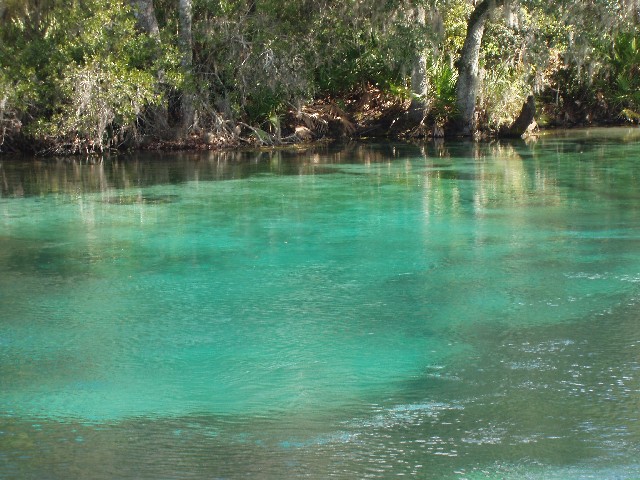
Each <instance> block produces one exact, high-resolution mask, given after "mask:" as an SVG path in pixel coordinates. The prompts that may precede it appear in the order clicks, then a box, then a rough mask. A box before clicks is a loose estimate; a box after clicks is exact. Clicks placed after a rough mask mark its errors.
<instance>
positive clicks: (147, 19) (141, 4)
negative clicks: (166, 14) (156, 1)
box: [131, 0, 160, 41]
mask: <svg viewBox="0 0 640 480" xmlns="http://www.w3.org/2000/svg"><path fill="white" fill-rule="evenodd" d="M131 6H132V7H133V14H134V15H135V17H136V20H137V21H138V28H139V29H140V30H142V31H143V32H145V33H146V34H147V35H149V36H150V37H152V38H154V39H156V40H158V41H159V40H160V28H158V20H157V18H156V9H155V8H154V6H153V0H131Z"/></svg>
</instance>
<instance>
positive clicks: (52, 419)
mask: <svg viewBox="0 0 640 480" xmlns="http://www.w3.org/2000/svg"><path fill="white" fill-rule="evenodd" d="M638 140H640V130H639V129H616V130H590V131H587V132H580V131H576V132H571V133H568V134H566V135H559V134H556V135H551V136H544V137H542V138H540V139H539V140H538V141H536V142H531V143H529V144H525V143H524V142H519V143H501V144H500V143H495V144H480V145H475V144H471V143H450V144H439V145H434V144H432V143H430V144H425V145H422V146H414V145H408V144H349V145H346V146H344V147H341V148H338V147H332V148H321V149H315V150H309V151H303V152H298V153H293V152H271V153H264V152H263V153H260V152H244V153H226V154H197V155H196V154H194V155H184V154H183V155H155V156H153V155H146V156H137V157H128V158H115V157H114V158H108V159H105V160H104V161H103V162H101V163H92V162H89V161H85V160H80V159H77V160H74V161H70V160H47V161H43V160H39V161H36V160H29V161H25V160H21V161H20V160H14V159H7V158H0V162H1V163H0V193H1V196H0V477H3V478H4V477H8V478H274V479H278V478H318V479H320V478H344V479H350V478H392V477H396V476H400V475H406V476H415V477H417V478H474V479H475V478H535V479H538V478H639V477H640V464H638V461H637V458H640V457H639V453H640V451H639V450H640V420H639V418H640V378H639V375H640V322H639V320H640V318H639V315H638V313H637V312H638V303H639V302H640V191H639V190H638V186H639V182H640V143H638Z"/></svg>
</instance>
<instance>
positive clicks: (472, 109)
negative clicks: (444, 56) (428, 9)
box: [456, 0, 504, 136]
mask: <svg viewBox="0 0 640 480" xmlns="http://www.w3.org/2000/svg"><path fill="white" fill-rule="evenodd" d="M503 4H504V0H482V1H481V2H480V3H478V4H477V5H476V7H475V8H474V10H473V12H472V13H471V16H470V17H469V21H468V22H467V34H466V37H465V40H464V44H463V46H462V51H461V52H460V58H459V59H458V62H457V68H458V81H457V83H456V107H457V109H458V119H457V120H458V122H457V123H458V125H457V127H458V130H459V132H460V133H461V134H462V135H464V136H470V135H473V133H474V132H475V131H476V126H477V125H476V123H477V122H476V100H477V98H478V87H479V82H480V78H479V60H480V47H481V45H482V37H483V35H484V28H485V25H486V23H487V20H488V19H489V17H490V15H491V13H492V12H493V10H495V9H496V8H497V7H500V6H502V5H503Z"/></svg>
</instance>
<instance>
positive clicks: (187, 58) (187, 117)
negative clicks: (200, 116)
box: [178, 0, 195, 131]
mask: <svg viewBox="0 0 640 480" xmlns="http://www.w3.org/2000/svg"><path fill="white" fill-rule="evenodd" d="M192 12H193V8H192V5H191V0H179V3H178V16H179V30H178V44H179V48H180V64H181V65H182V69H183V71H184V74H185V76H186V79H187V82H186V88H184V89H183V90H182V98H181V102H180V107H181V112H180V113H181V116H182V118H181V120H182V122H181V123H182V130H183V131H187V130H188V129H189V128H190V127H192V126H193V121H194V113H195V110H194V105H193V100H194V98H193V93H192V91H191V90H192V81H193V39H192V33H191V27H192V23H193V13H192Z"/></svg>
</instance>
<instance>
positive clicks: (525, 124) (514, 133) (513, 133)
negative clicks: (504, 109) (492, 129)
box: [503, 95, 536, 138]
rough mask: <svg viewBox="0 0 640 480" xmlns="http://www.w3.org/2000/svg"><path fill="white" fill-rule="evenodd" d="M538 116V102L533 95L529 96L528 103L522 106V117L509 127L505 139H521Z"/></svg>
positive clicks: (519, 116)
mask: <svg viewBox="0 0 640 480" xmlns="http://www.w3.org/2000/svg"><path fill="white" fill-rule="evenodd" d="M535 116H536V100H535V98H534V97H533V95H529V96H528V97H527V101H526V102H525V103H524V105H522V110H520V115H518V118H516V119H515V121H514V122H513V123H512V124H511V126H509V128H508V129H507V131H506V132H505V133H504V135H503V136H505V137H514V138H517V137H520V138H522V136H523V135H524V134H525V133H526V132H527V129H528V128H529V125H531V124H532V123H533V121H534V118H535Z"/></svg>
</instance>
